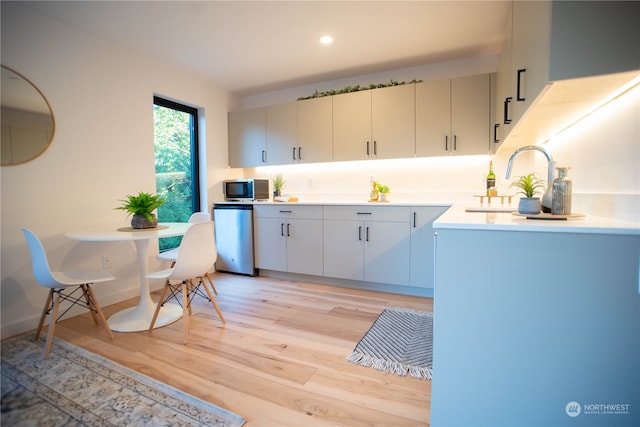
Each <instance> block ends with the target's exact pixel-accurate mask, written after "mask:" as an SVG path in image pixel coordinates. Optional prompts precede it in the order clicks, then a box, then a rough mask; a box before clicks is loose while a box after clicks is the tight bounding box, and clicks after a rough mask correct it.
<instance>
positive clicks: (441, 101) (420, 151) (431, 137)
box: [416, 79, 451, 157]
mask: <svg viewBox="0 0 640 427" xmlns="http://www.w3.org/2000/svg"><path fill="white" fill-rule="evenodd" d="M450 134H451V80H449V79H446V80H433V81H428V82H422V83H417V84H416V157H431V156H443V155H449V153H450V141H449V136H450Z"/></svg>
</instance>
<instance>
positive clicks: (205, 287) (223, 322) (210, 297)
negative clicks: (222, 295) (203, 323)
mask: <svg viewBox="0 0 640 427" xmlns="http://www.w3.org/2000/svg"><path fill="white" fill-rule="evenodd" d="M203 285H204V286H203V287H204V289H205V290H206V291H207V295H209V299H210V300H211V304H213V308H215V309H216V311H217V312H218V316H220V320H222V324H223V325H226V324H227V321H226V320H224V316H223V315H222V311H220V307H219V306H218V303H217V302H216V300H215V298H214V297H213V295H211V291H210V290H209V288H208V287H207V285H206V284H204V283H203Z"/></svg>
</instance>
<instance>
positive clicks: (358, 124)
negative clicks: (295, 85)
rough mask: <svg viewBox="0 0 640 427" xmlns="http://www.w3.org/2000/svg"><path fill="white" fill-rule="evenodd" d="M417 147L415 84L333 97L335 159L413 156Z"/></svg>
mask: <svg viewBox="0 0 640 427" xmlns="http://www.w3.org/2000/svg"><path fill="white" fill-rule="evenodd" d="M414 147H415V95H414V85H413V84H404V85H398V86H390V87H386V88H379V89H373V90H364V91H360V92H352V93H346V94H341V95H336V96H334V97H333V153H334V160H335V161H345V160H365V159H395V158H404V157H413V156H414Z"/></svg>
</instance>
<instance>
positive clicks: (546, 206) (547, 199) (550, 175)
mask: <svg viewBox="0 0 640 427" xmlns="http://www.w3.org/2000/svg"><path fill="white" fill-rule="evenodd" d="M530 150H535V151H539V152H541V153H542V154H544V156H545V157H546V158H547V164H548V170H547V191H545V193H544V195H543V196H542V209H543V212H551V199H552V194H551V186H552V184H553V179H554V176H555V174H554V172H553V170H554V167H555V162H554V161H553V158H552V157H551V154H549V152H548V151H547V150H546V149H544V148H543V147H540V146H538V145H527V146H526V147H522V148H518V149H517V150H516V151H514V152H513V154H512V155H511V157H509V162H508V163H507V173H506V174H505V179H509V177H510V176H511V166H512V165H513V160H514V159H515V158H516V157H518V154H520V153H522V152H523V151H530Z"/></svg>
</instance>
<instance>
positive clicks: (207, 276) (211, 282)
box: [204, 273, 218, 295]
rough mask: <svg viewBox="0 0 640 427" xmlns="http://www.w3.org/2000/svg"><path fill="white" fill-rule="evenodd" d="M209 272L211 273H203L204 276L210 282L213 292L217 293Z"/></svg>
mask: <svg viewBox="0 0 640 427" xmlns="http://www.w3.org/2000/svg"><path fill="white" fill-rule="evenodd" d="M209 274H211V273H204V277H206V278H207V280H208V281H209V284H211V289H213V293H214V294H216V295H218V290H217V289H216V285H214V284H213V279H212V278H211V276H209Z"/></svg>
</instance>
